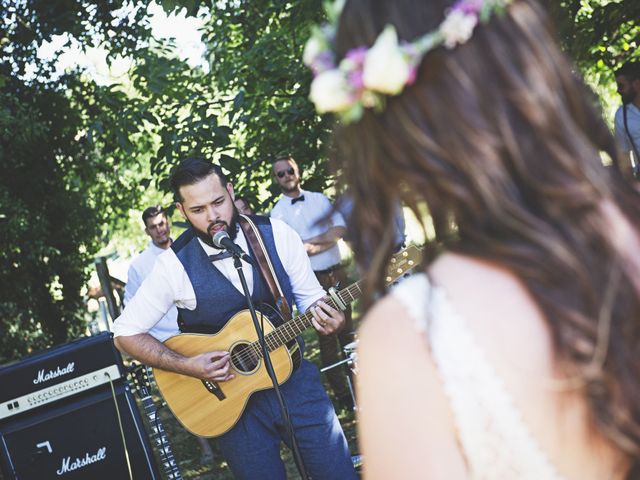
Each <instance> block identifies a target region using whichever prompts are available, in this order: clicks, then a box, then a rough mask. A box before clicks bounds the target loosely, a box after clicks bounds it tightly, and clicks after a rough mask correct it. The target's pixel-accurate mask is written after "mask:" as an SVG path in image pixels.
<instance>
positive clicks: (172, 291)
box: [113, 250, 195, 337]
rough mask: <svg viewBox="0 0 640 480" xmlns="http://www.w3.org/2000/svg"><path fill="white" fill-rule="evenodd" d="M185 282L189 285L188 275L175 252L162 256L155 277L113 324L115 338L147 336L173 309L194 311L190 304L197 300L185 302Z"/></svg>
mask: <svg viewBox="0 0 640 480" xmlns="http://www.w3.org/2000/svg"><path fill="white" fill-rule="evenodd" d="M185 281H186V282H189V280H188V278H187V274H186V272H185V270H184V268H183V267H182V264H181V263H180V261H179V260H178V259H177V257H176V256H175V254H174V253H173V251H172V250H168V251H167V252H165V253H163V254H161V255H160V256H158V259H157V261H156V262H155V264H154V267H153V270H152V271H151V273H150V274H149V275H148V276H147V278H146V279H145V280H144V281H143V282H142V285H140V288H139V289H138V291H137V292H136V294H135V295H134V296H133V298H132V299H131V300H130V301H129V303H127V305H126V307H125V309H124V311H123V312H122V314H121V315H120V316H119V317H118V318H116V320H115V322H114V324H113V334H114V336H116V337H119V336H129V335H137V334H139V333H147V332H148V331H149V330H151V328H153V326H154V325H155V324H156V323H158V322H159V321H160V320H161V319H162V317H163V316H164V315H165V314H166V313H167V312H168V311H169V309H171V307H172V306H173V305H177V306H184V307H186V308H194V306H195V305H190V303H193V302H194V301H195V298H192V299H191V301H188V300H187V301H185V300H184V298H185V296H184V294H183V290H184V285H185ZM188 285H189V286H190V283H189V284H188ZM191 297H193V295H191ZM176 333H178V329H177V326H176Z"/></svg>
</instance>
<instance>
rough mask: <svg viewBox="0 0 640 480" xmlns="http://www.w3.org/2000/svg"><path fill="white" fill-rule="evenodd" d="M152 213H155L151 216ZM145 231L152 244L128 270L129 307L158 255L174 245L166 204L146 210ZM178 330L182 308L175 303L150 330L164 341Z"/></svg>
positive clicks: (126, 302)
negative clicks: (165, 209) (178, 307)
mask: <svg viewBox="0 0 640 480" xmlns="http://www.w3.org/2000/svg"><path fill="white" fill-rule="evenodd" d="M149 215H151V216H149ZM143 218H144V223H145V229H144V231H145V233H146V234H147V235H148V236H149V237H150V238H151V241H150V242H149V245H147V248H145V249H144V250H143V251H142V252H141V253H140V254H139V255H138V256H137V257H135V258H134V259H133V261H132V262H131V265H130V266H129V271H128V273H127V284H126V286H125V288H124V304H125V308H126V306H127V305H128V304H129V302H130V301H131V299H132V298H133V297H134V295H135V294H136V292H137V291H138V289H139V288H140V285H142V282H143V281H144V279H145V278H147V276H148V275H149V274H150V273H151V270H153V266H154V265H155V263H156V259H157V258H158V255H160V254H161V253H163V252H165V251H166V250H167V249H169V247H171V243H172V240H171V223H170V221H169V219H168V218H167V215H166V212H165V211H164V209H162V207H159V206H154V207H149V208H147V209H146V210H145V211H144V212H143ZM177 329H178V310H177V309H176V307H175V306H173V307H172V308H171V309H169V311H168V312H167V313H166V315H164V316H163V317H162V318H161V319H160V321H159V322H158V323H156V324H155V325H154V327H153V328H152V329H151V330H150V331H149V334H151V335H152V336H153V337H155V338H156V339H158V340H159V341H161V342H164V341H165V340H166V339H167V338H169V337H171V336H173V335H175V334H176V331H177Z"/></svg>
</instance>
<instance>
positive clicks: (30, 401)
mask: <svg viewBox="0 0 640 480" xmlns="http://www.w3.org/2000/svg"><path fill="white" fill-rule="evenodd" d="M120 376H121V375H120V370H119V368H118V365H110V366H108V367H105V368H100V369H98V370H95V371H93V372H89V373H87V374H84V375H81V376H78V377H74V378H71V379H69V380H66V381H64V382H60V383H57V384H55V385H50V386H48V387H46V388H43V389H41V390H37V391H35V392H31V393H29V394H27V395H22V396H21V397H16V398H12V399H10V400H8V401H4V402H2V403H0V420H1V419H3V418H7V417H12V416H14V415H19V414H21V413H23V412H26V411H29V410H32V409H34V408H38V407H40V406H42V405H46V404H48V403H51V402H55V401H57V400H60V399H61V398H65V397H69V396H71V395H75V394H77V393H80V392H84V391H85V390H89V389H91V388H94V387H98V386H100V385H104V384H105V383H109V381H112V382H113V381H116V380H117V379H119V378H120Z"/></svg>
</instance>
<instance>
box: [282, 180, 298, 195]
mask: <svg viewBox="0 0 640 480" xmlns="http://www.w3.org/2000/svg"><path fill="white" fill-rule="evenodd" d="M281 188H282V191H283V192H284V193H290V192H295V191H297V190H298V188H300V180H296V182H295V183H294V184H293V186H291V187H289V186H288V185H281Z"/></svg>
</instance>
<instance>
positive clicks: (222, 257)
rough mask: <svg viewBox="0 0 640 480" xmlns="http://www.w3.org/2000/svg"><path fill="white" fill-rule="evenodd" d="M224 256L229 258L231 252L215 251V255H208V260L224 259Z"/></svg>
mask: <svg viewBox="0 0 640 480" xmlns="http://www.w3.org/2000/svg"><path fill="white" fill-rule="evenodd" d="M225 258H231V254H230V253H229V252H227V251H222V252H220V253H216V254H215V255H209V261H210V262H216V261H218V260H224V259H225Z"/></svg>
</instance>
